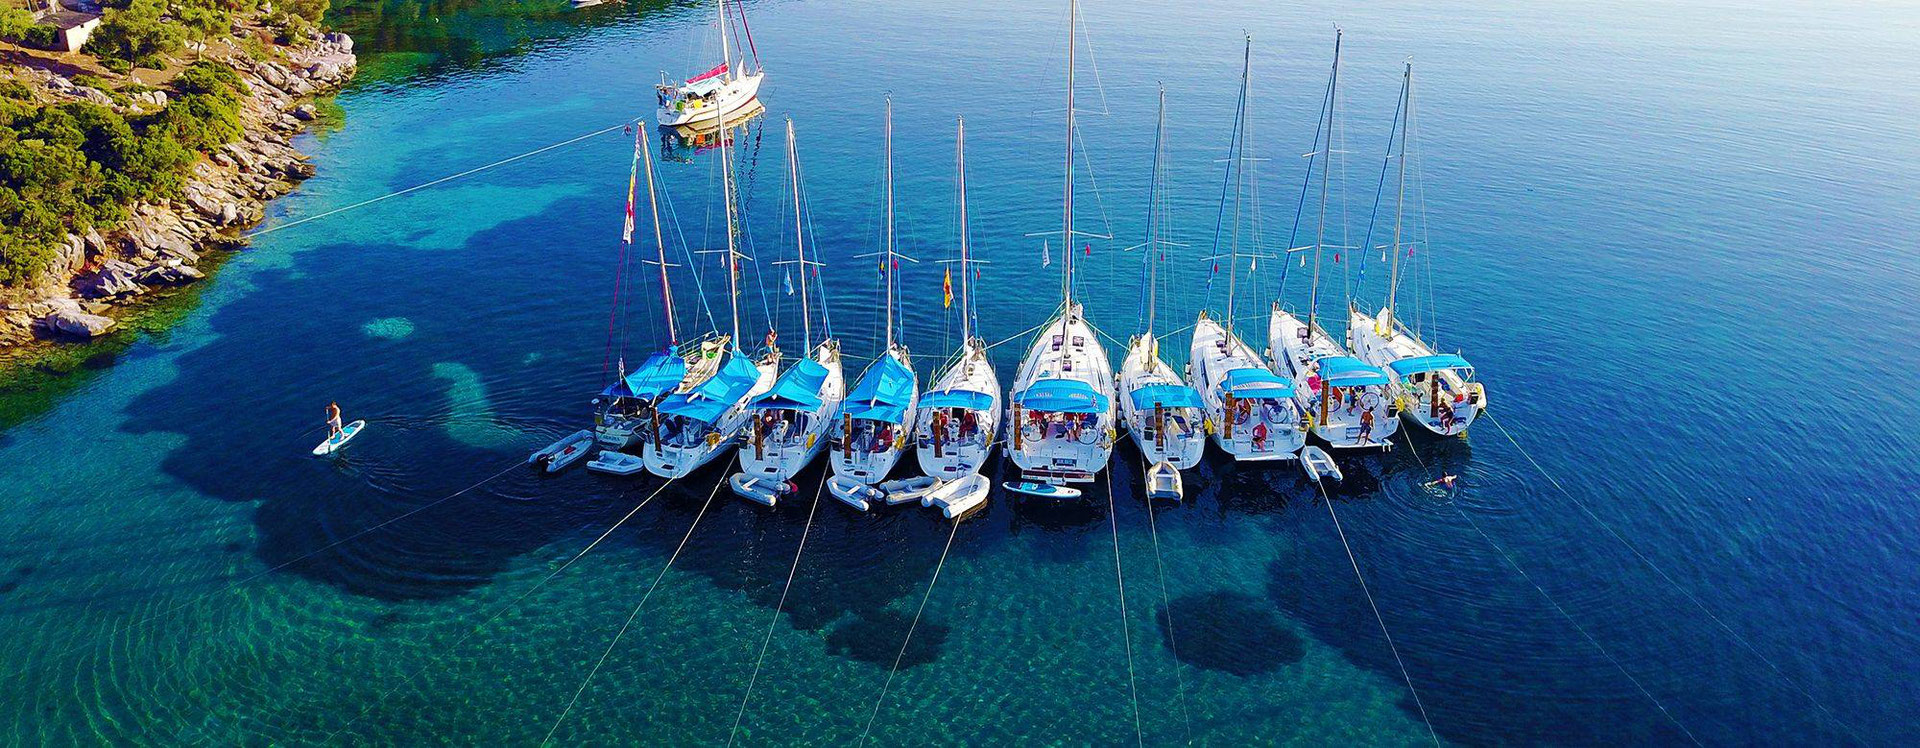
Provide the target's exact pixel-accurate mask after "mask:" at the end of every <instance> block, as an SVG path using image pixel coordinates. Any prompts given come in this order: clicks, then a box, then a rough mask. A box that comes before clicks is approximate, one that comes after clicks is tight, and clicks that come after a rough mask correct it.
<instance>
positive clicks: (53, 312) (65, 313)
mask: <svg viewBox="0 0 1920 748" xmlns="http://www.w3.org/2000/svg"><path fill="white" fill-rule="evenodd" d="M44 305H45V306H47V307H48V308H49V310H48V312H47V313H46V314H45V315H43V316H41V317H40V321H39V325H40V328H41V329H42V330H43V331H45V332H48V333H50V334H54V335H65V336H68V337H75V338H97V337H99V336H101V335H105V334H107V333H108V332H111V331H112V330H113V327H114V324H115V323H114V321H113V319H112V318H109V317H102V316H100V315H98V314H89V313H87V311H86V310H84V309H82V308H80V303H79V302H77V301H74V300H73V299H52V300H49V301H48V302H45V304H44Z"/></svg>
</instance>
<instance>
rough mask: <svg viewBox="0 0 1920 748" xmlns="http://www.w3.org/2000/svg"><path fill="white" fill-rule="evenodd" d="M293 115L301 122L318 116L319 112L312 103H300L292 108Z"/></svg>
mask: <svg viewBox="0 0 1920 748" xmlns="http://www.w3.org/2000/svg"><path fill="white" fill-rule="evenodd" d="M293 116H294V119H298V120H300V121H301V122H312V121H313V118H314V117H317V116H319V112H318V111H317V110H315V109H314V108H313V105H312V104H301V105H300V106H297V107H294V108H293Z"/></svg>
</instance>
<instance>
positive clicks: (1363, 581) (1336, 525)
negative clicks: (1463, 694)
mask: <svg viewBox="0 0 1920 748" xmlns="http://www.w3.org/2000/svg"><path fill="white" fill-rule="evenodd" d="M1311 482H1312V483H1313V485H1314V487H1315V488H1318V489H1320V498H1321V499H1322V500H1323V502H1324V503H1325V504H1326V505H1327V516H1329V517H1332V518H1333V530H1334V532H1335V533H1338V534H1339V536H1340V547H1342V548H1345V549H1346V551H1347V563H1349V564H1352V565H1353V577H1354V578H1355V579H1358V580H1360V593H1361V594H1363V595H1366V597H1367V607H1369V608H1372V609H1373V620H1374V621H1376V622H1378V623H1379V624H1380V635H1381V636H1384V637H1386V639H1387V649H1389V650H1392V651H1393V662H1394V664H1395V665H1398V666H1400V678H1401V679H1402V680H1405V681H1406V682H1407V692H1408V693H1411V694H1413V705H1414V707H1415V708H1417V709H1419V711H1420V721H1421V722H1423V723H1426V726H1427V736H1428V737H1431V738H1433V744H1434V745H1435V746H1439V745H1440V733H1438V732H1436V731H1434V729H1433V720H1432V719H1430V718H1428V717H1427V705H1426V704H1425V703H1423V702H1421V701H1420V689H1418V688H1414V687H1413V676H1411V675H1408V674H1407V662H1406V660H1404V659H1401V657H1400V647H1399V645H1396V644H1394V643H1393V633H1392V632H1390V631H1388V630H1387V619H1386V618H1384V617H1382V616H1381V615H1380V604H1379V603H1376V602H1374V600H1373V591H1372V590H1370V589H1368V588H1367V576H1366V575H1365V574H1362V573H1360V561H1359V559H1357V558H1355V557H1354V555H1353V545H1351V544H1349V543H1348V542H1347V531H1346V530H1344V529H1342V528H1341V527H1340V515H1339V514H1337V513H1335V512H1334V511H1333V497H1332V496H1329V495H1328V494H1327V486H1326V484H1324V483H1321V482H1320V481H1318V480H1312V481H1311Z"/></svg>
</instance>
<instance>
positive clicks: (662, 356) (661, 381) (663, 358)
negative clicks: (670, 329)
mask: <svg viewBox="0 0 1920 748" xmlns="http://www.w3.org/2000/svg"><path fill="white" fill-rule="evenodd" d="M686 375H687V362H686V359H683V358H680V357H679V356H677V355H674V353H673V352H672V351H661V352H659V353H655V354H653V355H652V356H648V357H647V361H646V363H643V364H641V365H640V368H639V369H635V370H634V372H633V373H632V374H628V375H627V379H626V386H627V392H628V396H629V397H638V398H645V399H648V400H651V399H653V398H656V397H659V396H660V393H662V392H666V391H667V390H670V389H673V388H674V386H676V385H678V384H680V379H681V378H682V377H685V376H686Z"/></svg>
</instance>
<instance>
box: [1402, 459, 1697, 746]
mask: <svg viewBox="0 0 1920 748" xmlns="http://www.w3.org/2000/svg"><path fill="white" fill-rule="evenodd" d="M1401 437H1402V438H1403V439H1405V440H1406V443H1407V452H1408V453H1409V454H1412V455H1413V459H1414V461H1416V462H1418V463H1420V472H1421V473H1423V474H1425V476H1426V477H1427V478H1428V480H1429V481H1431V480H1433V478H1434V475H1433V470H1432V469H1431V468H1428V467H1427V461H1426V459H1425V458H1423V457H1421V456H1420V451H1419V450H1417V449H1415V448H1414V446H1413V440H1412V439H1411V438H1408V437H1407V436H1406V434H1405V433H1402V434H1401ZM1446 504H1447V506H1449V507H1452V508H1453V511H1454V512H1455V513H1457V514H1459V515H1460V518H1461V519H1464V520H1466V521H1467V525H1468V526H1470V527H1472V528H1473V531H1474V532H1476V533H1479V535H1480V539H1482V540H1485V541H1487V545H1489V546H1492V547H1493V550H1494V552H1496V553H1499V554H1500V558H1502V559H1504V560H1505V561H1506V562H1507V567H1508V568H1511V569H1513V570H1514V572H1516V573H1518V574H1519V575H1520V578H1521V579H1524V580H1526V581H1527V584H1529V585H1532V586H1533V589H1534V591H1535V592H1538V593H1540V597H1541V598H1543V599H1545V600H1546V601H1547V604H1548V605H1552V606H1553V609H1554V611H1556V612H1558V613H1559V614H1560V617H1561V618H1563V619H1566V621H1567V623H1569V624H1571V625H1572V626H1573V628H1574V630H1575V631H1578V632H1580V635H1581V636H1583V637H1586V639H1587V643H1588V644H1592V645H1593V648H1594V649H1596V650H1599V652H1600V655H1601V656H1603V657H1605V658H1607V661H1608V662H1611V663H1613V667H1614V669H1615V670H1618V671H1620V674H1621V675H1624V676H1626V677H1627V681H1628V682H1630V683H1632V684H1633V687H1634V688H1637V689H1639V690H1640V695H1642V696H1645V697H1647V701H1650V702H1653V705H1654V707H1655V708H1657V709H1659V710H1660V713H1661V714H1663V715H1665V716H1666V718H1667V721H1669V722H1672V723H1673V726H1674V727H1678V728H1680V732H1681V733H1683V734H1685V735H1686V736H1687V740H1689V741H1692V742H1693V744H1694V745H1705V744H1704V743H1701V742H1700V739H1699V738H1697V737H1694V735H1693V731H1692V730H1688V729H1687V726H1686V725H1683V724H1681V723H1680V720H1679V718H1677V717H1675V716H1673V712H1671V711H1668V710H1667V705H1666V704H1663V703H1661V702H1660V699H1658V698H1655V697H1654V695H1653V692H1652V691H1649V690H1647V687H1646V686H1645V685H1642V684H1641V683H1640V679H1639V678H1635V677H1633V673H1630V672H1627V668H1626V666H1625V665H1623V664H1621V663H1620V659H1619V658H1617V657H1614V656H1613V652H1612V651H1609V650H1608V649H1607V648H1606V646H1605V645H1603V644H1601V643H1600V640H1599V639H1596V638H1594V636H1593V634H1592V633H1591V632H1588V631H1587V627H1585V626H1582V625H1580V622H1579V621H1576V620H1574V619H1573V615H1572V614H1569V613H1568V612H1567V609H1566V608H1565V607H1563V606H1561V605H1560V601H1558V600H1555V599H1553V596H1552V595H1549V594H1547V589H1546V588H1545V587H1542V586H1541V585H1540V583H1539V582H1536V581H1533V575H1531V574H1528V573H1527V571H1526V570H1525V569H1522V568H1520V564H1519V562H1517V561H1514V560H1513V554H1511V553H1508V552H1507V549H1506V548H1505V547H1503V546H1501V545H1500V543H1498V542H1496V541H1495V540H1494V539H1493V536H1491V535H1488V534H1487V531H1486V530H1483V529H1481V527H1480V523H1478V522H1475V521H1473V516H1472V515H1470V514H1467V512H1466V510H1464V509H1461V508H1460V504H1459V503H1458V502H1455V501H1454V500H1453V497H1452V496H1451V495H1448V496H1447V499H1446Z"/></svg>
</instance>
